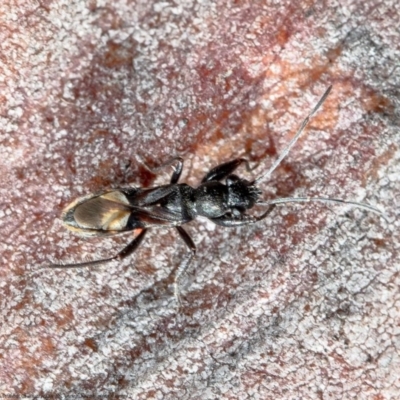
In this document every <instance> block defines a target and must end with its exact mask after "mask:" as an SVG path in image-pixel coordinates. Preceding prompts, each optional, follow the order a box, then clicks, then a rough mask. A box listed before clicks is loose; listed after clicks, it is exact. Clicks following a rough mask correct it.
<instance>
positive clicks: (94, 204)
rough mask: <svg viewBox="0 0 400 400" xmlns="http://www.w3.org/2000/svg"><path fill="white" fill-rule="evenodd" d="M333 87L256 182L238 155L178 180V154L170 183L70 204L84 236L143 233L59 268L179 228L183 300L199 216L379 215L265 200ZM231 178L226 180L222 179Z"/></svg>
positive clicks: (242, 220)
mask: <svg viewBox="0 0 400 400" xmlns="http://www.w3.org/2000/svg"><path fill="white" fill-rule="evenodd" d="M331 88H332V86H330V87H329V88H328V89H327V90H326V91H325V93H324V94H323V96H322V97H321V99H320V100H319V101H318V103H317V105H316V106H315V107H314V108H313V109H312V111H311V112H310V113H309V114H308V116H307V117H306V118H305V119H304V121H303V122H302V124H301V125H300V128H299V129H298V131H297V133H296V134H295V136H294V137H293V139H292V140H291V141H290V142H289V144H288V145H287V146H286V148H285V149H284V151H283V152H282V154H281V155H280V156H279V157H278V159H277V160H276V161H275V162H274V163H273V164H272V166H271V167H270V168H269V169H268V170H267V171H266V172H264V173H262V174H261V175H260V176H259V177H257V178H256V179H254V180H252V181H248V180H246V179H242V178H240V177H239V176H237V175H234V174H233V172H234V171H235V170H236V169H237V168H238V167H239V166H240V165H242V164H245V165H246V166H247V168H248V166H249V165H248V161H247V160H246V159H244V158H236V159H234V160H232V161H228V162H226V163H223V164H220V165H218V166H216V167H215V168H213V169H211V170H210V171H209V172H208V173H207V174H206V175H205V176H204V178H203V179H202V181H201V183H200V185H199V186H198V187H197V188H193V187H191V186H189V185H187V184H185V183H178V181H179V178H180V176H181V173H182V168H183V159H182V158H180V157H175V158H173V159H172V160H170V161H168V162H167V163H165V164H163V165H161V166H160V167H159V168H162V167H165V166H167V165H171V164H174V163H175V164H176V165H175V167H174V171H173V173H172V176H171V179H170V183H169V184H167V185H162V186H156V187H152V188H146V189H143V188H138V187H130V188H115V189H110V190H106V191H103V192H100V193H97V194H90V195H88V196H85V197H81V198H79V199H77V200H75V201H74V202H72V203H71V204H69V205H68V206H67V207H66V208H65V209H64V211H63V215H62V219H63V223H64V225H65V226H66V227H67V228H68V229H70V230H73V231H75V232H77V233H79V234H81V235H87V236H109V235H115V234H118V233H122V232H127V231H134V230H135V231H136V230H139V234H138V235H137V236H136V237H135V238H134V239H133V240H132V241H131V242H130V243H129V244H128V245H127V246H126V247H125V248H123V249H122V250H121V251H120V252H119V253H118V254H116V255H115V256H113V257H109V258H104V259H100V260H94V261H85V262H81V263H73V264H51V265H50V267H53V268H76V267H86V266H92V265H98V264H103V263H106V262H108V261H112V260H122V259H123V258H125V257H127V256H129V255H130V254H132V253H133V252H134V251H135V250H136V249H137V248H138V247H139V245H140V244H141V243H142V241H143V239H144V237H145V235H146V232H147V230H148V229H149V228H153V227H162V226H164V227H171V226H173V227H175V228H176V230H177V231H178V233H179V235H180V237H181V238H182V239H183V241H184V242H185V244H186V246H187V247H188V248H189V250H190V255H189V257H188V258H187V259H186V261H185V262H184V263H182V265H180V266H179V267H178V269H177V271H176V274H175V282H174V293H175V297H176V299H177V300H178V301H179V289H178V287H179V285H178V284H179V279H180V277H181V276H182V274H183V273H184V272H185V271H186V269H187V268H188V267H189V265H190V263H191V262H192V260H193V258H194V257H195V254H196V246H195V244H194V243H193V240H192V239H191V237H190V236H189V235H188V234H187V232H186V231H185V230H184V229H183V228H182V226H181V225H183V224H186V223H188V222H190V221H192V220H193V219H195V218H196V217H197V216H203V217H206V218H208V219H209V220H211V221H212V222H214V223H215V224H217V225H221V226H225V227H235V226H240V225H248V224H254V223H256V222H258V221H261V220H263V219H264V218H266V217H267V216H268V215H269V214H270V212H271V211H272V209H273V208H274V207H275V206H276V205H278V204H286V203H294V202H304V203H305V202H323V203H342V204H348V205H351V206H354V207H358V208H363V209H365V210H367V211H371V212H374V213H377V214H379V215H380V216H382V217H383V218H385V216H384V214H383V213H382V212H381V211H379V210H378V209H376V208H374V207H372V206H370V205H368V204H363V203H356V202H352V201H345V200H341V199H334V198H325V197H312V198H309V197H288V198H278V199H273V200H268V201H264V200H261V199H260V196H261V194H262V192H261V190H260V189H259V188H258V187H257V185H258V184H259V183H260V182H261V181H263V180H265V179H266V178H268V177H269V176H270V175H271V174H272V172H273V171H274V170H275V169H276V168H277V166H278V165H279V164H280V162H281V161H282V160H283V158H284V157H286V155H287V154H288V153H289V151H290V149H291V148H292V147H293V145H294V144H295V143H296V141H297V140H298V138H299V136H300V135H301V133H302V132H303V131H304V128H305V127H306V125H307V124H308V123H309V121H310V118H311V117H312V116H313V115H314V114H315V113H316V112H317V110H318V109H319V108H320V107H321V105H322V103H323V102H324V101H325V99H326V98H327V96H328V94H329V92H330V91H331ZM157 169H158V168H157ZM223 180H225V182H224V183H222V182H221V181H223ZM256 205H263V206H268V209H267V211H265V212H264V213H262V214H261V215H249V214H246V211H247V210H249V209H251V208H253V207H254V206H256Z"/></svg>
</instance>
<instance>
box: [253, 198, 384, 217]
mask: <svg viewBox="0 0 400 400" xmlns="http://www.w3.org/2000/svg"><path fill="white" fill-rule="evenodd" d="M312 202H315V203H333V204H347V205H350V206H352V207H357V208H361V209H363V210H366V211H370V212H373V213H375V214H378V215H379V216H380V217H382V218H383V219H384V220H385V221H386V222H388V223H389V221H388V218H387V216H386V215H385V214H384V213H383V212H382V211H381V210H378V209H377V208H375V207H373V206H370V205H369V204H365V203H358V202H356V201H346V200H342V199H334V198H331V197H282V198H280V199H273V200H268V201H258V202H257V204H260V205H264V206H272V205H280V204H287V203H312Z"/></svg>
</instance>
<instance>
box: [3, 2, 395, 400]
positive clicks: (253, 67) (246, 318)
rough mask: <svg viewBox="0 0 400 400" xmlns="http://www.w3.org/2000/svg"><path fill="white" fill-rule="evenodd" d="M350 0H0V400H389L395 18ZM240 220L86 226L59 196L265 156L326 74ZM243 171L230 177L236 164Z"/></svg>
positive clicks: (262, 164) (194, 173) (265, 160)
mask: <svg viewBox="0 0 400 400" xmlns="http://www.w3.org/2000/svg"><path fill="white" fill-rule="evenodd" d="M396 4H397V2H392V1H389V0H386V1H381V2H377V1H375V0H367V1H353V2H352V1H342V2H336V1H300V2H299V1H293V0H292V1H281V2H272V1H258V2H251V1H248V2H246V1H241V2H235V1H226V2H213V1H188V0H176V1H162V2H159V1H150V2H149V1H142V0H139V1H130V0H114V1H101V0H98V1H96V0H89V1H83V0H81V1H67V0H64V1H62V0H54V1H51V0H42V1H36V0H35V1H33V0H24V1H22V0H21V1H9V0H3V1H2V2H1V6H0V11H1V13H0V14H1V16H0V23H1V30H0V38H1V40H0V48H1V58H0V87H1V90H0V96H1V102H0V129H1V133H0V182H1V185H0V199H1V200H0V229H1V240H0V254H1V261H2V262H1V268H0V397H1V396H4V395H5V394H18V395H21V394H25V395H31V396H32V395H46V396H51V395H53V396H57V397H61V396H62V395H66V396H67V395H68V396H71V397H73V398H79V396H89V397H94V396H103V397H104V398H126V397H128V398H134V399H202V400H204V399H300V398H304V399H340V398H344V399H350V398H357V399H375V400H378V399H398V398H400V387H399V386H400V384H399V380H398V377H399V375H400V359H399V347H400V342H399V333H400V331H399V323H400V314H399V313H400V295H399V285H400V278H399V266H400V265H399V254H398V250H399V243H400V238H399V220H398V215H399V198H400V193H399V192H400V178H399V177H400V166H399V158H400V153H399V148H398V144H399V143H400V130H399V128H400V126H399V125H400V110H399V99H400V91H399V87H400V68H399V66H398V60H399V59H400V40H399V31H398V26H399V21H400V12H399V7H398V5H396ZM330 84H332V85H333V91H332V93H331V95H330V96H329V98H328V99H327V101H326V103H325V104H324V106H323V108H322V109H321V110H320V112H319V113H318V114H317V116H316V117H315V118H314V119H313V120H312V122H311V124H310V126H309V128H308V130H307V132H306V133H305V134H304V135H303V137H302V138H301V139H300V141H299V142H298V143H297V145H296V146H295V148H293V150H292V151H291V152H290V154H289V156H288V157H287V158H286V159H285V160H284V161H283V162H282V164H281V165H280V167H279V168H278V169H277V170H276V171H275V173H274V174H273V177H272V179H271V180H270V182H265V183H263V184H262V185H261V187H262V189H263V191H264V196H265V198H271V197H286V196H303V195H308V196H318V195H320V196H322V195H323V196H331V197H338V198H345V199H348V200H355V201H361V202H367V203H370V204H372V205H376V206H377V207H379V208H381V209H382V210H385V212H386V213H387V215H388V220H389V222H388V223H386V222H385V221H384V220H383V219H382V218H380V217H378V216H377V215H374V214H370V213H366V212H364V211H362V210H357V209H351V208H349V207H340V206H337V207H336V206H335V207H332V206H330V207H326V206H323V205H315V204H314V205H303V206H300V205H291V206H286V207H278V208H276V210H274V212H273V213H272V214H271V215H270V216H269V217H268V218H267V219H266V220H265V221H263V222H261V223H258V224H256V225H252V226H248V227H243V228H238V229H223V228H218V227H215V226H214V225H212V224H211V223H209V222H207V221H204V220H199V221H195V222H194V223H191V224H190V225H188V226H187V230H188V232H190V234H191V236H192V237H193V240H194V242H195V243H196V245H197V247H198V256H197V258H196V260H195V262H194V264H193V268H191V270H190V271H189V272H188V274H187V276H186V277H185V279H183V281H182V285H181V290H182V298H183V304H182V306H181V308H180V309H178V308H177V305H176V302H175V300H174V297H173V296H172V291H171V289H172V288H171V282H172V278H173V272H174V270H175V269H176V268H177V267H178V266H179V264H180V263H181V262H182V260H184V258H185V256H186V254H187V250H186V248H185V246H184V244H183V243H182V241H181V240H180V239H179V237H177V235H176V233H175V231H174V230H166V229H160V230H157V229H154V230H152V231H151V232H150V234H149V235H148V236H147V238H146V241H145V243H144V245H143V246H142V247H141V248H140V249H139V250H138V251H137V253H136V254H134V255H133V256H131V257H130V258H129V259H126V260H124V261H123V262H120V263H117V262H112V263H109V264H108V265H104V266H99V267H93V268H82V269H75V270H67V271H64V270H49V269H45V268H42V267H44V266H46V264H48V263H49V262H51V261H53V262H57V261H61V262H72V261H82V260H88V259H96V258H102V257H108V256H111V255H113V254H114V253H116V252H117V251H119V250H120V249H122V247H123V246H124V244H125V243H127V242H128V241H129V240H130V239H131V235H130V234H127V235H123V236H121V237H115V238H106V239H100V238H92V239H83V238H80V237H77V236H75V235H73V234H72V233H70V232H67V231H66V230H65V229H64V228H63V227H62V225H61V222H60V219H59V216H60V212H61V210H62V209H63V207H65V206H66V205H67V204H68V203H69V202H70V201H72V200H73V199H74V198H76V197H78V196H82V195H85V194H88V193H91V192H96V191H98V190H101V189H104V188H107V187H111V186H112V187H117V186H124V185H125V186H127V185H132V184H133V185H140V186H151V185H157V184H161V183H164V182H167V180H168V174H169V173H170V170H168V169H167V170H166V171H165V173H161V174H160V175H157V176H156V175H154V174H153V173H150V172H149V171H148V170H147V169H146V168H144V167H143V162H145V163H146V164H148V165H150V166H157V165H159V164H161V163H162V162H164V161H166V160H168V159H169V158H170V157H171V156H176V155H180V156H182V157H184V158H185V160H186V165H185V173H184V179H183V181H185V180H186V182H188V183H190V184H192V185H196V184H198V182H199V181H200V180H201V177H202V176H203V175H204V174H205V173H206V171H207V170H208V169H210V168H211V167H213V166H215V165H217V164H218V163H220V162H224V161H227V160H229V159H232V158H235V157H238V156H243V155H246V157H248V158H249V159H250V160H251V161H252V162H254V164H259V166H258V169H257V171H256V172H255V173H257V172H258V173H259V172H260V171H263V170H265V169H266V168H268V166H269V165H270V164H271V160H272V159H273V158H274V157H276V156H277V155H278V154H279V153H280V151H281V150H282V149H283V148H284V147H285V145H286V144H287V143H288V142H289V140H290V138H291V137H292V136H293V134H294V132H295V131H296V129H297V127H298V125H299V124H300V122H301V120H302V119H303V118H304V117H305V116H306V114H307V113H308V112H309V111H310V110H311V108H312V107H313V106H314V105H315V103H316V101H317V100H318V98H319V96H320V95H321V94H322V93H323V92H324V90H325V89H326V88H327V87H328V86H329V85H330ZM240 173H241V174H243V176H249V174H248V173H247V172H245V171H243V172H242V171H240Z"/></svg>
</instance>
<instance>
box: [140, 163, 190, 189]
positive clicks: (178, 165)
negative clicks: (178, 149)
mask: <svg viewBox="0 0 400 400" xmlns="http://www.w3.org/2000/svg"><path fill="white" fill-rule="evenodd" d="M175 162H176V166H174V167H173V169H174V172H173V173H172V176H171V181H170V183H172V184H175V183H178V181H179V178H180V177H181V174H182V169H183V158H182V157H173V158H171V159H169V160H168V161H166V162H165V163H163V164H161V165H159V166H158V167H150V166H148V165H147V164H146V163H145V162H144V161H143V160H141V163H142V164H143V165H144V166H145V167H146V168H147V169H148V170H149V171H151V172H158V171H160V170H162V169H163V168H165V167H168V166H170V165H171V164H173V163H175Z"/></svg>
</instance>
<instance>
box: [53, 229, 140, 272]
mask: <svg viewBox="0 0 400 400" xmlns="http://www.w3.org/2000/svg"><path fill="white" fill-rule="evenodd" d="M146 231H147V229H143V230H142V231H141V232H140V233H139V235H137V236H136V237H135V238H134V239H133V240H132V241H131V242H129V243H128V245H127V246H126V247H124V248H123V249H122V250H121V251H120V252H119V253H118V254H117V255H115V256H114V257H109V258H102V259H101V260H94V261H85V262H81V263H73V264H50V265H48V267H49V268H79V267H90V266H92V265H99V264H103V263H106V262H109V261H112V260H122V259H123V258H125V257H127V256H129V255H130V254H132V253H133V252H134V251H135V250H136V249H137V248H138V247H139V246H140V244H141V243H142V240H143V239H144V236H145V234H146Z"/></svg>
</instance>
